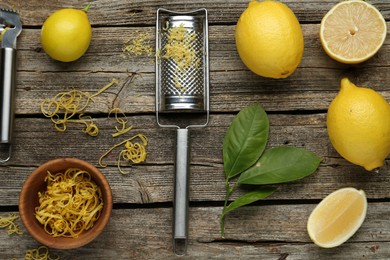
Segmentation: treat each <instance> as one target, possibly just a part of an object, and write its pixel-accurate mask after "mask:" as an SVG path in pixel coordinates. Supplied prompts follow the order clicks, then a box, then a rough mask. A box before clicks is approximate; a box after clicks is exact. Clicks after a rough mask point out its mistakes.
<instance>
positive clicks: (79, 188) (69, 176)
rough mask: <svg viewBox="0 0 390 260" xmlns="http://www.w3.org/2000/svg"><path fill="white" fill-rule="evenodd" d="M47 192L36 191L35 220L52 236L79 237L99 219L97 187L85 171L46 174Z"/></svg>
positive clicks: (99, 195) (100, 195) (100, 206)
mask: <svg viewBox="0 0 390 260" xmlns="http://www.w3.org/2000/svg"><path fill="white" fill-rule="evenodd" d="M45 181H46V182H47V190H46V191H45V192H43V193H41V192H39V193H38V197H39V204H40V205H39V206H38V207H37V208H36V209H35V213H36V214H35V217H36V219H37V220H38V221H39V223H41V224H42V225H43V226H44V229H45V231H46V232H47V233H48V234H50V235H52V236H53V237H78V235H80V233H81V232H83V231H84V230H89V229H90V228H92V227H93V225H94V223H95V222H96V221H97V220H98V218H99V216H100V213H101V211H102V209H103V199H102V192H101V190H100V187H98V186H97V185H96V183H95V182H94V181H93V180H92V179H91V176H90V174H89V173H88V172H86V171H84V170H80V169H77V168H69V169H67V170H66V171H65V172H64V173H56V174H51V173H50V172H48V173H47V176H46V178H45Z"/></svg>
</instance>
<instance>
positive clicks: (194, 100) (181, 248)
mask: <svg viewBox="0 0 390 260" xmlns="http://www.w3.org/2000/svg"><path fill="white" fill-rule="evenodd" d="M175 29H176V31H175ZM169 48H173V49H174V51H172V52H171V53H169ZM175 48H176V49H175ZM183 50H184V51H183ZM156 52H157V53H158V55H156V119H157V123H158V125H159V126H161V127H171V128H176V129H177V130H176V131H177V134H176V159H175V190H174V202H173V207H174V213H173V220H174V223H173V250H174V252H175V253H176V254H177V255H183V254H185V253H186V250H187V240H188V204H189V164H190V145H189V131H188V130H189V129H190V128H195V127H205V126H207V124H208V121H209V50H208V18H207V10H206V9H199V10H194V11H191V12H173V11H170V10H166V9H162V8H160V9H158V10H157V22H156ZM175 55H176V56H177V57H176V56H175ZM194 114H196V115H199V114H200V115H201V116H200V118H201V120H200V121H201V122H200V123H199V120H195V121H196V123H194V120H192V119H191V120H188V119H189V118H192V117H193V115H194ZM169 115H170V116H172V115H173V117H174V121H175V120H176V121H180V120H181V118H182V117H184V118H185V119H186V120H187V121H188V123H185V124H184V125H185V126H183V124H182V125H181V126H179V124H178V123H177V124H176V123H173V124H172V123H163V120H162V118H164V117H166V116H169ZM198 119H199V118H198Z"/></svg>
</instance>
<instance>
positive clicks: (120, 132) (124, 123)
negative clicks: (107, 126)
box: [108, 108, 133, 137]
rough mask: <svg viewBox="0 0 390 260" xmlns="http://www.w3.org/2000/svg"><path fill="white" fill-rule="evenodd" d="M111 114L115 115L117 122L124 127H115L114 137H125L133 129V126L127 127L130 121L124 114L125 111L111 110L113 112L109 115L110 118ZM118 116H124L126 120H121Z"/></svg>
mask: <svg viewBox="0 0 390 260" xmlns="http://www.w3.org/2000/svg"><path fill="white" fill-rule="evenodd" d="M111 113H114V114H115V120H116V121H117V122H118V124H120V125H121V126H122V128H119V127H118V126H115V129H116V133H113V134H112V137H118V136H120V135H123V134H125V133H127V132H129V131H130V130H131V129H132V128H133V127H132V126H128V127H127V122H128V120H127V117H126V114H125V113H123V111H122V110H121V109H120V108H113V109H111V111H110V112H109V113H108V116H110V115H111ZM118 114H120V115H122V116H123V117H124V119H123V118H120V117H119V116H118Z"/></svg>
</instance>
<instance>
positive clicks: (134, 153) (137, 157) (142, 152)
mask: <svg viewBox="0 0 390 260" xmlns="http://www.w3.org/2000/svg"><path fill="white" fill-rule="evenodd" d="M136 138H139V139H140V140H141V142H142V143H138V142H136V143H134V144H133V143H132V142H131V141H133V140H134V139H136ZM122 145H124V149H122V150H121V151H120V152H119V158H118V163H117V167H118V169H119V172H120V173H121V174H127V173H125V172H124V171H123V170H122V168H121V160H122V159H123V160H125V161H130V162H132V163H134V164H139V163H142V162H144V161H145V159H146V156H147V152H146V146H147V145H148V139H147V137H146V136H145V135H143V134H137V135H134V136H133V137H131V138H129V139H126V140H123V141H122V142H120V143H117V144H115V145H114V146H112V147H111V148H110V149H108V150H107V151H106V152H105V153H104V154H103V155H102V156H100V158H99V165H100V166H101V167H103V168H105V167H107V164H103V159H104V158H105V157H106V156H107V155H108V154H110V153H111V152H112V151H113V150H114V149H115V148H118V147H120V146H122Z"/></svg>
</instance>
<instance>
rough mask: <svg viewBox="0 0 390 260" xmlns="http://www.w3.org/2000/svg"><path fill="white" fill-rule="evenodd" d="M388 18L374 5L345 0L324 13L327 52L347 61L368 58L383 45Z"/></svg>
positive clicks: (322, 33)
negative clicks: (386, 19)
mask: <svg viewBox="0 0 390 260" xmlns="http://www.w3.org/2000/svg"><path fill="white" fill-rule="evenodd" d="M386 34H387V28H386V21H385V19H384V18H383V16H382V14H381V13H380V12H379V11H378V9H376V8H375V7H374V6H372V5H371V4H369V3H367V2H364V1H361V0H349V1H342V2H340V3H338V4H336V5H335V6H333V7H332V8H331V9H330V10H329V12H328V13H327V14H326V15H325V16H324V18H323V19H322V21H321V26H320V39H321V43H322V46H323V48H324V50H325V52H326V53H327V54H328V55H329V56H330V57H331V58H333V59H335V60H337V61H339V62H342V63H347V64H356V63H361V62H363V61H366V60H368V59H369V58H371V57H372V56H374V55H375V54H376V53H377V52H378V50H379V49H380V48H381V47H382V45H383V43H384V41H385V38H386Z"/></svg>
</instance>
